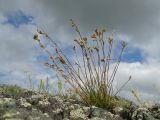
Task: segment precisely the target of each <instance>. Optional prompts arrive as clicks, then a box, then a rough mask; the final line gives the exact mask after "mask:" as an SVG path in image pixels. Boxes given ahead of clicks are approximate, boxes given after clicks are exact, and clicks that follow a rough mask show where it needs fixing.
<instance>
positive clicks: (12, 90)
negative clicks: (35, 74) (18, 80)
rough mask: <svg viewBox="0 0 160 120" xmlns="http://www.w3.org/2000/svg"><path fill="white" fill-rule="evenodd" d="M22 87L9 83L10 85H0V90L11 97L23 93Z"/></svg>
mask: <svg viewBox="0 0 160 120" xmlns="http://www.w3.org/2000/svg"><path fill="white" fill-rule="evenodd" d="M23 91H24V90H23V89H22V88H21V87H19V86H17V85H11V86H6V85H3V86H0V92H1V93H4V94H6V95H11V96H13V97H17V96H20V95H21V94H22V93H23Z"/></svg>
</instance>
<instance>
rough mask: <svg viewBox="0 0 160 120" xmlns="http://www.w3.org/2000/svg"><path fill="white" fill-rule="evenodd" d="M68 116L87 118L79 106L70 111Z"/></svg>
mask: <svg viewBox="0 0 160 120" xmlns="http://www.w3.org/2000/svg"><path fill="white" fill-rule="evenodd" d="M70 118H71V119H72V120H87V115H86V114H85V113H84V111H83V110H82V109H81V108H79V109H76V110H72V111H71V112H70Z"/></svg>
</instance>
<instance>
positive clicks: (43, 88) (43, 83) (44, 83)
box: [38, 77, 50, 95]
mask: <svg viewBox="0 0 160 120" xmlns="http://www.w3.org/2000/svg"><path fill="white" fill-rule="evenodd" d="M49 91H50V85H49V78H48V77H47V78H46V79H40V82H39V85H38V92H39V93H42V94H47V95H48V94H49Z"/></svg>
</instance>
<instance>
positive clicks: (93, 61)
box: [33, 19, 131, 108]
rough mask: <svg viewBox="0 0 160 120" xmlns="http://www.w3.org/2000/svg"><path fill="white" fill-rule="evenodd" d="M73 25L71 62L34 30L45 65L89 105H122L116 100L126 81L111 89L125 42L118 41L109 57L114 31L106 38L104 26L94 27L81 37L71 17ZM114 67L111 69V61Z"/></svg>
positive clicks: (109, 106)
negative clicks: (46, 57)
mask: <svg viewBox="0 0 160 120" xmlns="http://www.w3.org/2000/svg"><path fill="white" fill-rule="evenodd" d="M70 23H71V26H72V28H73V29H74V30H75V31H76V32H77V33H78V35H79V37H78V38H77V39H75V40H74V42H75V45H74V46H73V52H74V55H75V56H74V57H75V58H76V59H75V61H74V63H73V62H71V60H70V59H69V58H68V57H67V56H66V55H65V52H63V51H62V49H61V48H60V47H59V46H58V45H57V43H56V41H55V40H53V39H51V37H49V36H48V34H47V33H45V32H44V31H41V30H37V33H36V34H35V35H34V37H33V38H34V40H35V41H37V42H38V43H39V45H40V47H41V48H42V49H44V50H45V52H47V54H48V55H49V60H48V62H46V63H45V65H47V66H48V67H50V68H51V69H53V70H54V71H56V73H57V74H58V76H59V77H60V78H63V79H64V80H65V81H66V82H67V83H68V84H69V85H70V86H71V87H70V88H71V90H72V91H73V92H74V93H76V94H77V95H78V96H79V97H80V98H81V100H82V101H83V102H85V103H86V104H87V105H88V106H91V105H95V106H98V107H102V108H112V107H114V106H117V105H119V104H121V103H120V102H119V101H117V100H116V99H115V96H116V95H117V94H118V93H119V91H120V90H121V89H122V88H123V87H124V86H125V85H126V84H127V82H128V81H129V80H130V79H131V77H129V79H128V80H127V81H126V83H124V84H123V85H122V86H121V87H120V88H119V89H118V90H117V91H115V90H114V89H113V83H114V80H115V76H116V73H117V70H118V67H119V65H120V62H121V58H122V54H123V52H124V49H125V47H126V43H125V42H124V41H122V42H121V49H120V50H119V52H120V53H119V56H114V58H113V56H112V52H113V45H114V39H113V34H111V35H110V36H108V37H106V36H105V32H107V30H106V29H104V28H99V29H95V31H94V33H93V34H92V35H91V37H90V38H87V37H83V36H82V35H81V32H80V30H79V28H78V26H77V25H76V24H75V22H74V21H73V20H72V19H70ZM40 36H44V37H45V38H44V39H45V40H48V42H49V45H50V47H52V49H48V46H47V45H46V44H45V43H44V42H43V41H44V40H42V39H40ZM112 63H114V64H115V66H114V68H113V69H111V64H112Z"/></svg>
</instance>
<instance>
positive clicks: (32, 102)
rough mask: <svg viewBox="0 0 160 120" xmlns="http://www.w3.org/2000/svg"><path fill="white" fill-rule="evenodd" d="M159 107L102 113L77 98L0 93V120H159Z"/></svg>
mask: <svg viewBox="0 0 160 120" xmlns="http://www.w3.org/2000/svg"><path fill="white" fill-rule="evenodd" d="M159 119H160V106H159V105H155V106H153V107H152V108H145V107H138V106H136V105H133V106H131V107H130V108H122V107H120V106H119V107H115V108H113V109H112V110H105V109H102V108H98V107H95V106H90V107H88V106H86V105H85V104H83V103H82V102H81V101H79V100H78V99H73V98H72V99H71V98H68V97H61V96H49V95H44V94H38V93H36V92H33V91H28V90H24V91H23V92H22V93H21V95H16V96H15V95H11V94H7V95H6V94H5V93H4V92H2V91H0V120H159Z"/></svg>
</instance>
